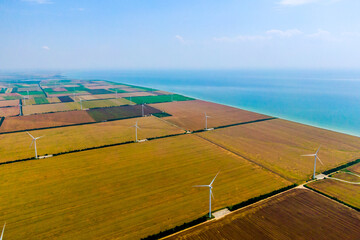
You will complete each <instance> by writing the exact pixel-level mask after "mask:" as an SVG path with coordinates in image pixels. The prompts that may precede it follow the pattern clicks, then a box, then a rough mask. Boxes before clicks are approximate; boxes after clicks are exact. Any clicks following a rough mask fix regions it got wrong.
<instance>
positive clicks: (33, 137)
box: [26, 132, 34, 139]
mask: <svg viewBox="0 0 360 240" xmlns="http://www.w3.org/2000/svg"><path fill="white" fill-rule="evenodd" d="M26 133H27V134H29V136H30V137H31V138H32V139H34V136H33V135H31V134H30V133H29V132H26Z"/></svg>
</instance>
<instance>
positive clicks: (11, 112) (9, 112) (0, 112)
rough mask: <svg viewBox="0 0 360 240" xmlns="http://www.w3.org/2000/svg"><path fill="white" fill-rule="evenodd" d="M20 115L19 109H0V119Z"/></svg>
mask: <svg viewBox="0 0 360 240" xmlns="http://www.w3.org/2000/svg"><path fill="white" fill-rule="evenodd" d="M19 114H20V108H19V107H4V108H0V117H11V116H17V115H19Z"/></svg>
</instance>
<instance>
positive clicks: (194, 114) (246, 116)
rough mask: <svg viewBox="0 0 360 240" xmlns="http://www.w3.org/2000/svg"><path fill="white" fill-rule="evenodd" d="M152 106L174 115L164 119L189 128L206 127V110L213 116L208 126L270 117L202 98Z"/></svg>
mask: <svg viewBox="0 0 360 240" xmlns="http://www.w3.org/2000/svg"><path fill="white" fill-rule="evenodd" d="M150 106H153V107H155V108H157V109H160V110H162V111H164V112H167V113H170V114H171V115H173V116H171V117H167V118H164V119H166V120H168V121H169V122H172V123H174V124H176V125H178V126H180V127H182V128H184V129H187V130H199V129H204V128H205V117H204V114H205V112H206V113H207V115H209V116H211V118H209V119H208V128H212V127H218V126H224V125H229V124H235V123H241V122H248V121H253V120H258V119H263V118H268V117H269V116H265V115H262V114H258V113H254V112H249V111H245V110H241V109H238V108H233V107H229V106H225V105H221V104H216V103H211V102H206V101H201V100H194V101H183V102H168V103H156V104H150Z"/></svg>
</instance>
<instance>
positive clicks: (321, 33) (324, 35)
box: [307, 29, 331, 38]
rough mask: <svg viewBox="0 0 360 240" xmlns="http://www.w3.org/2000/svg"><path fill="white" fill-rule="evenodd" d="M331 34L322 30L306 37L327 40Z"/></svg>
mask: <svg viewBox="0 0 360 240" xmlns="http://www.w3.org/2000/svg"><path fill="white" fill-rule="evenodd" d="M330 36H331V33H330V32H328V31H325V30H322V29H318V31H317V32H316V33H311V34H308V35H307V37H309V38H329V37H330Z"/></svg>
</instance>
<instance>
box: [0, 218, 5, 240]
mask: <svg viewBox="0 0 360 240" xmlns="http://www.w3.org/2000/svg"><path fill="white" fill-rule="evenodd" d="M5 226H6V222H5V223H4V227H3V230H2V233H1V237H0V240H2V239H3V236H4V231H5Z"/></svg>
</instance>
